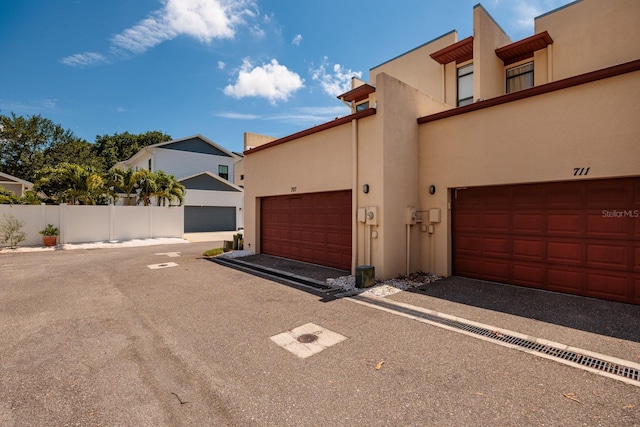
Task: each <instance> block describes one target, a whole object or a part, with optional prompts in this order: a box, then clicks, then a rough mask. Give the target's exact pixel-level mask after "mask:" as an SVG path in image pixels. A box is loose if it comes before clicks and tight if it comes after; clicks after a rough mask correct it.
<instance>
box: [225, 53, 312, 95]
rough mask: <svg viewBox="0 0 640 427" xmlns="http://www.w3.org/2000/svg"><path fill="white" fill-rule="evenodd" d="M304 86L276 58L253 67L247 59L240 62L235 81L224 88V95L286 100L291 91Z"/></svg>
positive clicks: (297, 76)
mask: <svg viewBox="0 0 640 427" xmlns="http://www.w3.org/2000/svg"><path fill="white" fill-rule="evenodd" d="M303 87H304V80H303V79H302V78H301V77H300V76H299V75H298V74H296V73H294V72H293V71H289V70H288V69H287V67H285V66H284V65H280V64H279V63H278V61H277V60H276V59H272V60H271V62H270V63H268V64H262V65H260V66H256V67H253V65H252V64H251V62H249V60H248V59H245V60H244V61H243V63H242V67H241V68H240V71H239V73H238V78H237V80H236V83H235V84H233V85H228V86H227V87H225V88H224V93H225V95H229V96H233V97H235V98H245V97H249V96H257V97H262V98H266V99H268V100H269V101H270V102H271V103H272V104H275V103H276V101H287V100H288V99H289V96H291V94H292V93H294V92H295V91H297V90H298V89H301V88H303Z"/></svg>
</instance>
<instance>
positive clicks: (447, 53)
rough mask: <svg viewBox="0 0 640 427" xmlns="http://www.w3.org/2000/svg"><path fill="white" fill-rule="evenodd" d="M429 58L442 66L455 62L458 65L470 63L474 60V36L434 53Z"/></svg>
mask: <svg viewBox="0 0 640 427" xmlns="http://www.w3.org/2000/svg"><path fill="white" fill-rule="evenodd" d="M429 56H431V58H433V59H434V60H435V61H437V62H439V63H440V64H442V65H445V64H448V63H450V62H454V61H455V62H456V64H460V63H462V62H466V61H469V60H471V59H473V36H470V37H467V38H466V39H464V40H460V41H459V42H457V43H454V44H452V45H450V46H447V47H445V48H444V49H440V50H439V51H437V52H433V53H432V54H431V55H429Z"/></svg>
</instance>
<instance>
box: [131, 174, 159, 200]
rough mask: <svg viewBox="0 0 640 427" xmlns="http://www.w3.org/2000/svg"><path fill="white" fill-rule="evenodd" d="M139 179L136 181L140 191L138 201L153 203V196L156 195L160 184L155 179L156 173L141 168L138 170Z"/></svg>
mask: <svg viewBox="0 0 640 427" xmlns="http://www.w3.org/2000/svg"><path fill="white" fill-rule="evenodd" d="M136 174H137V177H138V180H137V181H136V183H137V184H138V185H137V192H138V203H140V202H142V203H143V204H144V205H145V206H149V205H151V198H152V197H153V196H155V194H156V189H157V188H158V185H157V184H156V181H155V174H154V173H153V172H150V171H148V170H147V169H141V170H139V171H138V172H136Z"/></svg>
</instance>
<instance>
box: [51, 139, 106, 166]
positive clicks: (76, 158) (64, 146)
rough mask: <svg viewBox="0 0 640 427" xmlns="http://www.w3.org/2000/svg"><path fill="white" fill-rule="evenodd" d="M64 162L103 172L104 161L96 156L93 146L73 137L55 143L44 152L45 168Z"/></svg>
mask: <svg viewBox="0 0 640 427" xmlns="http://www.w3.org/2000/svg"><path fill="white" fill-rule="evenodd" d="M64 162H73V163H75V164H77V165H80V166H82V167H84V168H88V169H93V170H95V171H100V172H101V171H104V170H105V168H104V159H103V158H101V157H100V156H98V155H97V154H96V150H95V148H94V145H93V144H91V143H90V142H87V141H86V140H84V139H81V138H76V137H75V136H70V137H69V138H67V139H65V140H62V141H56V142H54V143H53V144H51V145H50V146H49V147H47V149H45V151H44V163H45V165H46V166H57V165H58V164H60V163H64Z"/></svg>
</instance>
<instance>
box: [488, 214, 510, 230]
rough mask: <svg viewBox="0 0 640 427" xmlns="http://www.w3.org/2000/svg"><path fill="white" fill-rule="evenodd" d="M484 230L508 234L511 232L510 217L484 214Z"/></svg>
mask: <svg viewBox="0 0 640 427" xmlns="http://www.w3.org/2000/svg"><path fill="white" fill-rule="evenodd" d="M482 228H483V229H484V230H491V231H496V232H503V233H507V232H508V231H509V215H507V214H491V213H490V214H484V215H482Z"/></svg>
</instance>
